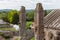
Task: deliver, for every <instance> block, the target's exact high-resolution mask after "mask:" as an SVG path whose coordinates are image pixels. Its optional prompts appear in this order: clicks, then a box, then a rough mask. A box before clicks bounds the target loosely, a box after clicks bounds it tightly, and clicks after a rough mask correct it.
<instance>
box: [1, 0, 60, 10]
mask: <svg viewBox="0 0 60 40" xmlns="http://www.w3.org/2000/svg"><path fill="white" fill-rule="evenodd" d="M36 3H42V5H43V8H44V9H58V8H60V0H0V9H17V10H19V9H20V7H21V6H25V7H26V9H34V8H35V6H36Z"/></svg>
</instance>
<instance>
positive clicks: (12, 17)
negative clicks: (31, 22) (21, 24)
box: [2, 10, 19, 24]
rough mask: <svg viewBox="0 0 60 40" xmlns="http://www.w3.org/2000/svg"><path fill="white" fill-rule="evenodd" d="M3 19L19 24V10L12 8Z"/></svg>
mask: <svg viewBox="0 0 60 40" xmlns="http://www.w3.org/2000/svg"><path fill="white" fill-rule="evenodd" d="M2 19H3V20H4V21H6V22H9V23H13V24H17V23H18V20H19V16H18V11H17V10H10V11H9V12H7V13H6V15H5V17H3V18H2ZM16 22H17V23H16Z"/></svg>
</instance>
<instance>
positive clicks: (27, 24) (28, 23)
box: [26, 21, 32, 29]
mask: <svg viewBox="0 0 60 40" xmlns="http://www.w3.org/2000/svg"><path fill="white" fill-rule="evenodd" d="M31 24H32V22H31V21H27V22H26V29H30V25H31Z"/></svg>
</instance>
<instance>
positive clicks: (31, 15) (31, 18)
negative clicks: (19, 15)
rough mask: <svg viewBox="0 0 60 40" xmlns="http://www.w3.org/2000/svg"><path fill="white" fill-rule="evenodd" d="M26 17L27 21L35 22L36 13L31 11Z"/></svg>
mask: <svg viewBox="0 0 60 40" xmlns="http://www.w3.org/2000/svg"><path fill="white" fill-rule="evenodd" d="M26 16H27V18H26V19H27V21H33V20H34V11H33V10H32V11H30V12H28V13H27V14H26Z"/></svg>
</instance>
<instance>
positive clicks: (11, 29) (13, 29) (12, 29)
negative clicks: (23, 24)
mask: <svg viewBox="0 0 60 40" xmlns="http://www.w3.org/2000/svg"><path fill="white" fill-rule="evenodd" d="M0 30H10V31H15V28H0Z"/></svg>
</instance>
